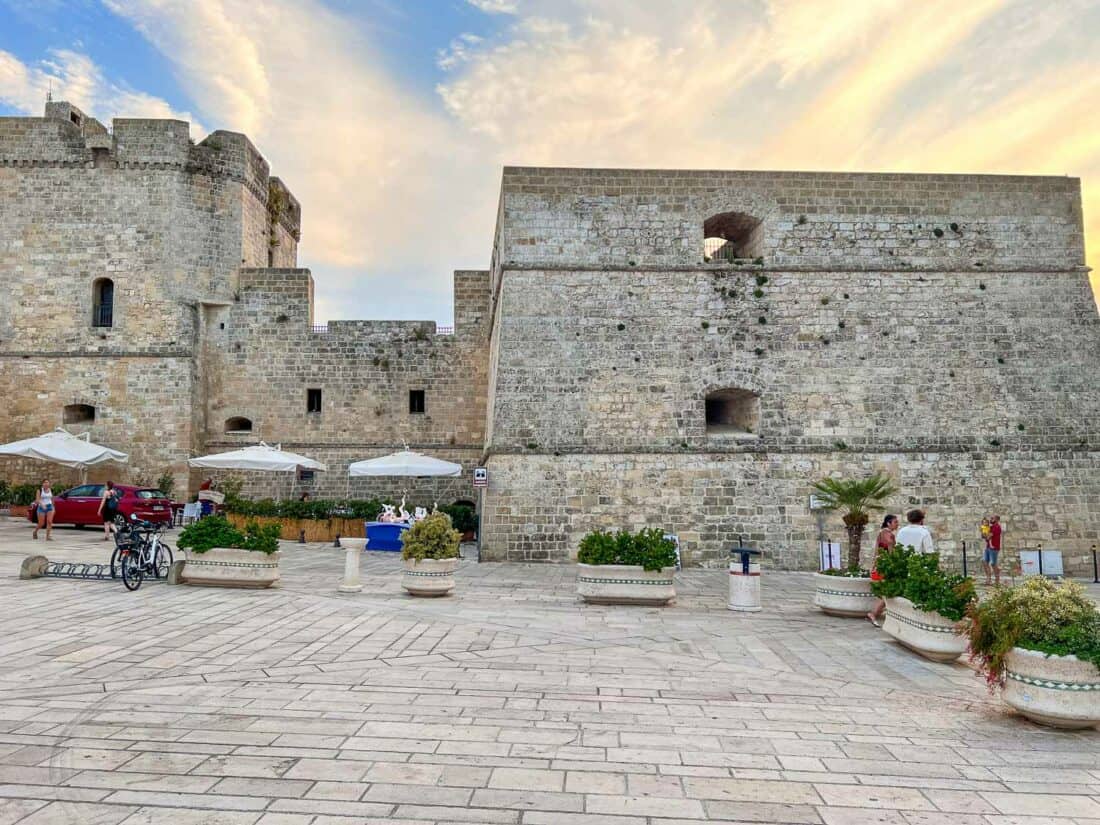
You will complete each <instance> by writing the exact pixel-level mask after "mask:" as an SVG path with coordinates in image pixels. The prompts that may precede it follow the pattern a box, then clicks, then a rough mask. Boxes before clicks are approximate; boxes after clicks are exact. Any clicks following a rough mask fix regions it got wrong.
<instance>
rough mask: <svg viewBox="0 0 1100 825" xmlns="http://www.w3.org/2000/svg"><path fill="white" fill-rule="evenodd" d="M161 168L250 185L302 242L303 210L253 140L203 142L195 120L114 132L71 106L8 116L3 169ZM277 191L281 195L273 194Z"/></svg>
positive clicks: (134, 124) (123, 122) (146, 122)
mask: <svg viewBox="0 0 1100 825" xmlns="http://www.w3.org/2000/svg"><path fill="white" fill-rule="evenodd" d="M4 166H9V167H21V168H26V167H35V166H41V167H46V168H58V167H60V168H66V167H67V168H94V169H100V168H104V169H121V170H132V169H137V170H142V171H148V170H154V171H171V172H184V173H188V174H196V175H207V176H212V177H217V178H222V179H226V180H230V181H235V182H238V183H241V184H243V185H244V186H246V187H247V188H248V190H249V191H250V192H252V194H253V195H254V196H255V197H256V198H257V199H259V200H260V201H261V202H263V203H264V204H267V205H268V206H269V209H271V210H272V212H273V215H272V216H273V218H274V219H276V220H277V221H278V223H279V224H280V225H281V226H283V228H284V229H285V230H286V231H287V232H288V233H289V234H290V235H291V236H292V237H294V239H295V240H298V239H299V238H300V237H301V205H300V204H299V203H298V200H297V199H296V198H295V197H294V196H293V195H292V194H291V192H290V190H289V189H288V188H287V186H286V184H284V183H283V182H282V181H281V180H279V179H278V178H275V177H272V176H271V167H270V165H269V164H268V162H267V161H266V160H265V159H264V157H263V155H261V154H260V151H259V150H258V149H257V148H256V147H255V146H254V145H253V143H252V141H251V140H249V139H248V137H247V136H246V135H243V134H241V133H239V132H230V131H226V130H222V129H219V130H217V131H214V132H211V133H210V134H209V135H207V136H206V137H205V138H204V139H203V140H202V141H200V142H197V143H196V142H195V141H194V140H193V139H192V138H191V125H190V124H189V123H188V122H187V121H183V120H172V119H161V118H115V119H114V120H112V121H111V128H110V130H108V129H107V128H106V127H105V126H104V125H103V124H102V123H100V122H99V121H98V120H96V119H95V118H93V117H91V116H90V115H86V114H85V113H84V112H82V111H81V110H80V109H79V108H77V107H76V106H74V105H73V104H71V103H69V102H67V101H50V102H49V103H47V104H46V113H45V116H44V117H13V118H0V167H4ZM272 193H275V194H272Z"/></svg>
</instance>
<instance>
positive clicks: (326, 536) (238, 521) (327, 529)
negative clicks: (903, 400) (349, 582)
mask: <svg viewBox="0 0 1100 825" xmlns="http://www.w3.org/2000/svg"><path fill="white" fill-rule="evenodd" d="M226 518H227V519H228V520H229V523H230V524H232V525H233V526H234V527H236V528H238V529H240V530H243V529H244V526H245V525H246V524H247V523H248V522H250V521H254V522H256V523H257V524H259V525H261V526H263V525H267V524H278V525H279V538H281V539H283V540H284V541H297V540H298V536H299V533H300V532H301V531H302V530H305V533H306V541H308V542H314V543H329V542H332V541H335V540H336V537H337V536H338V535H339V536H350V537H351V538H365V537H366V533H364V531H363V523H364V522H363V519H354V518H332V519H327V520H324V521H322V520H319V519H308V518H276V517H273V516H242V515H240V514H239V513H229V514H228V515H227V516H226Z"/></svg>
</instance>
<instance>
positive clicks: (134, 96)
mask: <svg viewBox="0 0 1100 825" xmlns="http://www.w3.org/2000/svg"><path fill="white" fill-rule="evenodd" d="M48 92H52V93H53V95H54V97H55V98H56V99H58V100H60V99H62V98H65V99H67V100H70V101H72V102H73V103H74V104H76V105H77V106H79V107H80V108H81V109H83V110H84V111H86V112H88V113H89V114H91V115H92V116H94V117H97V118H99V119H101V120H103V121H104V122H105V123H107V124H108V125H109V124H110V119H111V118H113V117H153V118H176V119H179V120H189V121H191V122H192V131H193V132H194V134H195V136H196V137H202V135H204V134H205V130H204V129H203V127H202V124H200V123H198V122H196V121H195V118H193V117H192V116H191V114H190V113H189V112H181V111H178V110H177V109H175V108H174V107H173V106H171V105H170V104H169V103H168V102H167V101H165V100H163V99H161V98H159V97H154V96H153V95H149V94H146V93H144V92H141V91H136V90H134V89H132V88H129V87H127V86H123V85H120V84H118V83H115V82H111V81H108V80H107V79H106V78H105V77H104V75H103V71H102V70H101V69H100V67H99V66H97V65H96V64H95V63H94V62H93V61H92V60H91V58H89V57H88V56H87V55H84V54H80V53H79V52H75V51H71V50H68V49H57V50H54V51H51V52H50V54H49V55H48V57H47V58H46V59H45V60H43V61H41V62H40V63H38V64H34V65H28V64H26V63H24V62H23V61H21V60H19V58H17V57H16V56H15V55H13V54H11V53H10V52H6V51H2V50H0V101H2V102H4V103H6V104H7V105H9V106H11V107H12V108H14V109H17V110H18V111H21V112H26V113H27V114H31V115H41V114H42V109H43V106H45V103H46V95H47V93H48Z"/></svg>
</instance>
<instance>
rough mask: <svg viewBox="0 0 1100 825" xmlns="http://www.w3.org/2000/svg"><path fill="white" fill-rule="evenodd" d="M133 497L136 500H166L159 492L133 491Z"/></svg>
mask: <svg viewBox="0 0 1100 825" xmlns="http://www.w3.org/2000/svg"><path fill="white" fill-rule="evenodd" d="M134 495H135V496H137V497H138V498H145V499H149V498H167V496H166V495H164V493H162V492H161V491H160V490H134Z"/></svg>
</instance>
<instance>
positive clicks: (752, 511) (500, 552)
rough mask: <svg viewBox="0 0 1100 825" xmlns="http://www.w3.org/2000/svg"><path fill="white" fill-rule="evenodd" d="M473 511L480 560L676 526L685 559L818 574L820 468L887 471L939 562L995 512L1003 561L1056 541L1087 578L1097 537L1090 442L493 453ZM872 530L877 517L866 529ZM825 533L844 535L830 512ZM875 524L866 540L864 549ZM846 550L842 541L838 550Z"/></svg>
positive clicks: (1097, 458) (971, 543)
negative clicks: (756, 562) (731, 559)
mask: <svg viewBox="0 0 1100 825" xmlns="http://www.w3.org/2000/svg"><path fill="white" fill-rule="evenodd" d="M488 466H489V488H488V491H487V493H486V499H485V510H484V513H483V531H484V532H483V545H482V558H483V559H486V560H494V561H557V562H568V561H571V560H575V558H576V552H577V545H578V543H579V542H580V539H581V538H582V537H583V536H584V534H585V533H586V532H588V531H590V530H593V529H618V528H621V527H625V528H629V529H640V528H642V527H659V528H661V529H664V530H666V531H668V532H670V533H675V534H676V535H678V537H679V539H680V542H681V552H682V556H683V559H684V561H685V564H688V565H693V566H694V565H703V566H721V565H723V564H725V563H726V562H727V561H728V550H729V548H730V547H732V546H733V545H736V544H737V540H738V535H739V534H740V535H743V536H744V540H745V542H746V543H749V544H753V545H755V546H757V547H759V548H761V549H763V550H764V553H765V555H764V559H763V563H764V565H765V566H766V567H770V568H773V569H802V570H808V569H816V565H817V563H818V556H817V553H818V551H817V541H818V531H817V523H816V521H815V518H814V517H813V515H812V514H811V513H810V511H809V509H808V494H809V489H808V485H809V483H810V482H811V481H813V480H815V479H818V478H821V477H823V476H826V475H829V474H832V473H837V474H841V475H846V476H857V475H861V474H868V473H870V472H873V471H875V470H884V471H886V472H889V473H890V474H891V475H892V476H893V477H894V478H895V479H897V480H898V481H899V482H900V485H901V488H902V491H901V492H900V493H899V494H898V495H897V496H895V497H894V499H893V500H892V501H891V502H889V506H890V509H891V511H892V512H895V513H904V512H905V511H906V510H908V509H910V508H912V507H915V506H920V507H923V508H925V510H926V512H927V514H928V520H927V524H928V526H929V528H930V529H931V531H932V534H933V537H934V539H935V543H936V547H937V549H938V550H940V552H941V555H942V556H943V558H944V560H945V562H946V564H947V565H948V566H950V567H952V568H954V569H960V568H961V564H962V561H961V553H962V542H963V541H966V543H967V547H968V555H969V561H970V564H971V567H970V569H971V571H974V570H977V569H979V568H978V563H979V562H980V554H979V550H980V546H981V545H980V541H979V539H978V525H979V523H980V522H981V518H982V516H983V515H985V514H987V513H990V512H996V513H999V514H1000V515H1001V516H1002V518H1003V520H1004V523H1005V548H1006V550H1007V552H1006V554H1005V555H1006V560H1005V561H1006V567H1010V566H1011V564H1013V563H1014V562H1015V561H1016V560H1017V559H1018V549H1019V548H1020V547H1035V546H1036V545H1037V544H1038V543H1042V545H1043V546H1044V547H1045V548H1048V549H1060V550H1061V551H1062V553H1063V559H1064V563H1065V565H1066V569H1067V571H1069V572H1070V573H1072V574H1076V575H1086V574H1087V575H1091V571H1092V561H1091V555H1090V553H1089V549H1090V548H1091V547H1092V545H1094V544H1096V543H1098V542H1100V526H1098V525H1097V522H1096V519H1095V508H1096V502H1097V501H1098V500H1100V483H1098V478H1100V451H1097V450H1096V449H1095V448H1094V449H1091V450H1064V451H1045V450H1031V449H1026V448H1021V449H1012V450H1006V449H1000V450H993V449H989V450H975V451H970V452H968V451H928V452H920V451H916V452H882V453H858V454H852V453H847V452H845V453H837V452H831V453H830V452H799V451H793V452H758V453H726V454H713V453H711V454H708V453H687V454H674V453H603V454H569V455H561V456H554V455H552V454H539V455H517V454H500V455H497V454H494V455H493V456H492V457H490V459H489V462H488ZM872 526H875V525H872ZM825 531H826V535H827V536H828V537H829V538H830V539H832V540H833V541H840V542H842V543H843V542H845V539H844V534H843V526H842V525H841V523H840V519H839V518H838V517H835V516H831V517H829V519H828V520H827V522H826V527H825ZM873 535H874V531H873V530H872V531H870V532H869V534H868V536H867V539H866V542H865V544H864V550H865V553H867V558H868V559H869V558H870V552H871V551H870V548H871V546H872V545H873ZM844 546H845V547H846V544H845V545H844Z"/></svg>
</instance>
